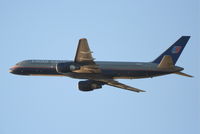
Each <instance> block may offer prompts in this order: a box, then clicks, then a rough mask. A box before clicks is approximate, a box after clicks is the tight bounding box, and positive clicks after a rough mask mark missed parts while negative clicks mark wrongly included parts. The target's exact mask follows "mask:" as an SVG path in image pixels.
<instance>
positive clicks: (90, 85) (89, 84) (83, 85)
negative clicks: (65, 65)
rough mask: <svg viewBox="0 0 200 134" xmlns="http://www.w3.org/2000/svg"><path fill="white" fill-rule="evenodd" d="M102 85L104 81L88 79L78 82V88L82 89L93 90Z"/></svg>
mask: <svg viewBox="0 0 200 134" xmlns="http://www.w3.org/2000/svg"><path fill="white" fill-rule="evenodd" d="M102 85H103V83H100V82H96V81H91V80H87V81H80V82H79V83H78V88H79V90H81V91H92V90H94V89H99V88H102Z"/></svg>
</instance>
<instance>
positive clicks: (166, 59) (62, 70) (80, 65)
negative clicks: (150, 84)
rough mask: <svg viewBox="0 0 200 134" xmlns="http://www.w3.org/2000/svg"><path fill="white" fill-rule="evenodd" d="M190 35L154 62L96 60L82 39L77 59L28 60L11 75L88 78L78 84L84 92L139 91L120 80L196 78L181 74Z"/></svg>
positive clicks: (11, 70) (17, 65)
mask: <svg viewBox="0 0 200 134" xmlns="http://www.w3.org/2000/svg"><path fill="white" fill-rule="evenodd" d="M189 38H190V36H182V37H181V38H180V39H178V40H177V41H176V42H175V43H174V44H173V45H172V46H171V47H169V48H168V49H167V50H166V51H165V52H163V53H162V54H161V55H160V56H158V57H157V58H156V59H155V60H153V61H151V62H115V61H94V58H93V56H92V51H91V50H90V48H89V46H88V42H87V39H85V38H83V39H80V40H79V43H78V48H77V51H76V55H75V58H74V60H24V61H21V62H19V63H17V64H16V65H15V66H13V67H11V68H10V73H13V74H17V75H30V76H35V75H36V76H37V75H39V76H67V77H71V78H77V79H85V80H83V81H80V82H79V83H78V88H79V90H81V91H92V90H94V89H99V88H102V86H103V85H110V86H114V87H117V88H122V89H126V90H130V91H135V92H144V90H141V89H138V88H134V87H131V86H128V85H125V84H123V83H120V82H119V81H117V80H116V79H138V78H152V77H156V76H161V75H167V74H178V75H182V76H187V77H192V76H191V75H188V74H186V73H183V72H181V71H182V70H184V68H182V67H179V66H176V65H175V64H176V62H177V60H178V58H179V56H180V54H181V53H182V51H183V49H184V47H185V46H186V44H187V42H188V40H189Z"/></svg>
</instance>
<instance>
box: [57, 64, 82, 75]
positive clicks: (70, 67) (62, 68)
mask: <svg viewBox="0 0 200 134" xmlns="http://www.w3.org/2000/svg"><path fill="white" fill-rule="evenodd" d="M79 69H80V66H79V65H77V64H75V63H58V64H56V71H57V72H58V73H69V72H72V71H75V70H79Z"/></svg>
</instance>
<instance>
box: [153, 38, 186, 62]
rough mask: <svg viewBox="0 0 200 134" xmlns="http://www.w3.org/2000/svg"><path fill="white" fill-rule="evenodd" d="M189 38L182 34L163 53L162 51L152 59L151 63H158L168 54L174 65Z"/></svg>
mask: <svg viewBox="0 0 200 134" xmlns="http://www.w3.org/2000/svg"><path fill="white" fill-rule="evenodd" d="M189 39H190V36H182V37H181V38H180V39H178V40H177V41H176V42H175V43H174V44H173V45H172V46H171V47H169V48H168V49H167V50H166V51H165V52H164V53H162V54H161V55H160V56H159V57H158V58H156V59H155V60H154V61H153V63H157V64H159V63H160V62H161V60H162V58H163V57H164V56H165V55H169V56H171V57H172V60H173V64H174V65H175V64H176V62H177V60H178V58H179V56H180V55H181V53H182V51H183V49H184V47H185V45H186V44H187V42H188V40H189Z"/></svg>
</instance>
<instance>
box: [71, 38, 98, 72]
mask: <svg viewBox="0 0 200 134" xmlns="http://www.w3.org/2000/svg"><path fill="white" fill-rule="evenodd" d="M74 62H75V63H83V64H84V65H83V66H81V69H80V70H77V71H75V72H79V73H100V72H101V70H100V69H99V67H98V65H97V64H96V63H95V62H94V58H93V57H92V51H90V48H89V45H88V42H87V39H85V38H83V39H80V40H79V43H78V48H77V51H76V56H75V59H74Z"/></svg>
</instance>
